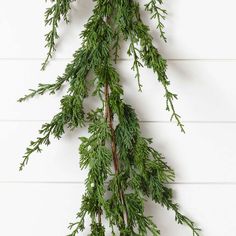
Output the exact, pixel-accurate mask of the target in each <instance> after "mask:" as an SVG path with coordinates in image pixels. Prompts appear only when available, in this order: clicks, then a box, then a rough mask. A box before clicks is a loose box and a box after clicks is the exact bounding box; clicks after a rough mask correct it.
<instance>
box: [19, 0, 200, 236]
mask: <svg viewBox="0 0 236 236" xmlns="http://www.w3.org/2000/svg"><path fill="white" fill-rule="evenodd" d="M51 2H52V6H51V7H50V8H48V9H47V10H46V13H45V17H46V20H45V23H46V25H48V26H49V27H50V31H49V33H48V34H46V47H47V48H48V54H47V58H46V60H45V62H44V63H43V65H42V69H45V67H46V65H47V63H48V61H49V60H50V59H51V58H52V56H53V52H54V51H55V49H56V40H57V39H58V37H59V36H58V33H57V29H58V24H59V22H61V21H65V22H66V23H68V22H69V20H68V16H69V14H70V11H71V3H72V2H73V1H72V0H53V1H51ZM94 3H95V7H94V9H93V15H92V16H91V17H90V18H89V20H88V22H87V23H86V25H85V28H84V31H83V32H82V33H81V38H82V40H83V42H82V45H81V47H80V48H79V49H78V50H77V51H76V52H75V53H74V55H73V60H72V62H71V63H69V64H68V65H67V66H66V69H65V72H64V74H63V75H62V76H59V77H58V78H57V80H56V82H55V83H53V84H39V86H38V88H37V89H35V90H30V93H29V94H28V95H26V96H24V97H23V98H21V99H19V101H20V102H23V101H25V100H27V99H29V98H32V97H34V96H36V95H43V94H45V93H49V94H55V93H56V92H57V91H58V90H60V89H61V87H62V86H63V85H64V84H68V85H69V89H68V91H67V94H66V95H64V96H63V98H62V99H61V101H60V112H59V113H58V114H56V115H55V116H54V117H53V118H52V120H51V121H50V122H49V123H46V124H44V125H43V126H42V128H41V129H40V131H39V133H40V137H38V138H37V139H36V141H32V142H31V143H30V146H29V147H28V148H27V150H26V153H25V155H24V157H23V161H22V163H21V165H20V170H22V169H23V168H24V167H25V165H26V164H27V163H28V160H29V158H30V156H31V154H33V153H34V152H40V151H41V147H42V145H49V144H50V138H51V137H54V138H57V139H60V138H61V136H62V135H63V134H64V133H65V128H69V129H70V130H73V129H75V128H78V127H83V126H85V125H86V124H89V127H88V131H89V134H90V136H89V137H81V138H80V140H81V145H80V148H79V153H80V166H81V168H82V169H85V168H87V169H88V176H87V179H86V181H85V187H86V190H85V193H84V195H83V199H82V204H81V209H80V211H79V213H78V215H77V221H76V222H75V223H72V224H70V226H69V228H70V229H71V234H70V235H69V236H76V235H77V234H79V232H80V231H83V230H84V229H85V227H86V225H85V218H86V217H87V216H89V218H90V222H91V224H90V227H91V230H90V234H89V235H91V236H92V235H94V236H95V235H96V236H103V235H107V234H111V235H113V236H114V235H120V236H132V235H141V236H146V235H150V234H151V235H154V236H158V235H160V231H159V229H158V227H157V226H156V224H155V223H154V222H153V221H152V218H151V217H150V216H146V215H145V214H144V203H145V199H147V198H151V199H152V200H153V201H155V202H156V203H159V204H160V205H161V206H163V207H166V208H167V209H168V210H169V209H170V210H173V211H174V213H175V219H176V221H177V222H178V223H179V224H185V225H187V226H188V227H189V228H190V229H191V230H192V234H193V235H194V236H198V235H199V229H198V228H197V227H196V226H195V224H194V222H193V221H191V220H190V219H189V218H187V217H186V216H184V215H183V214H181V213H180V212H179V207H178V205H177V204H176V203H174V202H173V195H172V189H171V188H169V187H167V186H168V185H167V184H168V183H171V182H172V181H173V180H174V172H173V170H172V169H171V168H170V167H169V166H168V165H167V164H166V162H165V161H164V158H163V156H162V155H161V154H160V153H159V152H158V151H156V150H155V149H154V148H153V147H152V146H151V144H152V140H151V139H148V138H145V137H143V136H142V133H141V130H140V126H139V120H138V118H137V115H136V113H135V110H134V109H133V108H132V107H131V106H130V105H128V104H126V103H125V101H124V99H123V94H124V91H123V88H122V85H121V84H120V77H119V74H118V72H117V70H116V64H117V63H119V60H118V58H119V53H120V42H121V40H125V41H127V42H128V43H129V48H128V52H127V53H128V55H130V56H131V57H132V58H133V66H132V68H131V69H132V70H134V72H135V77H136V79H137V83H138V87H139V90H140V91H141V88H142V85H141V82H140V72H139V70H140V68H141V67H143V66H146V67H148V68H151V69H152V70H153V72H154V73H155V74H156V77H157V79H158V81H160V83H161V84H162V86H163V88H164V96H165V98H166V109H167V110H168V111H170V112H171V120H172V119H175V121H176V122H177V125H178V126H180V128H181V130H182V131H183V132H184V127H183V124H182V123H181V121H180V116H179V115H178V114H177V113H176V111H175V108H174V105H173V100H174V99H177V95H176V94H174V93H172V92H171V91H170V90H169V88H168V86H169V84H170V82H169V80H168V78H167V75H166V69H167V62H166V60H165V59H163V57H162V56H161V55H160V53H159V51H158V50H157V48H156V47H155V46H154V45H153V39H152V37H151V35H150V32H149V27H148V26H147V25H145V24H144V22H143V21H142V19H141V16H140V6H139V3H138V1H135V0H94ZM162 4H163V0H149V2H148V3H147V4H146V5H145V10H146V11H147V12H149V13H150V14H151V17H152V18H153V19H156V20H157V29H158V30H159V33H160V37H161V38H162V39H163V40H164V41H166V37H165V33H164V31H163V28H164V25H163V23H162V21H163V20H164V19H165V17H166V14H167V13H166V11H165V10H164V9H162ZM89 73H91V74H92V75H93V79H92V81H91V80H88V74H89ZM88 96H96V97H97V98H98V99H99V100H100V101H101V103H100V104H101V106H100V107H98V108H97V109H95V110H91V111H89V112H88V113H85V111H84V101H85V99H86V98H87V97H88ZM114 119H116V121H115V122H114ZM105 225H108V226H109V230H110V232H111V233H108V232H107V229H106V228H105Z"/></svg>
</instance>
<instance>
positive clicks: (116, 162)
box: [105, 82, 128, 225]
mask: <svg viewBox="0 0 236 236" xmlns="http://www.w3.org/2000/svg"><path fill="white" fill-rule="evenodd" d="M105 119H106V121H107V122H108V125H109V128H110V131H111V149H112V157H113V164H114V169H115V174H116V175H118V174H119V157H118V155H117V148H116V136H115V130H114V127H113V114H112V110H111V108H110V105H109V84H108V82H106V84H105ZM119 188H120V186H119ZM119 194H120V200H121V203H122V205H124V206H125V209H126V210H125V212H124V213H123V216H122V218H123V222H124V224H126V225H127V223H128V211H127V208H126V204H125V194H124V191H123V190H122V189H121V188H120V190H119Z"/></svg>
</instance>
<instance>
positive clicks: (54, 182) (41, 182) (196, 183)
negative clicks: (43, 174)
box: [0, 181, 236, 185]
mask: <svg viewBox="0 0 236 236" xmlns="http://www.w3.org/2000/svg"><path fill="white" fill-rule="evenodd" d="M84 183H85V182H84V181H0V184H84ZM105 184H107V182H106V183H105ZM166 185H236V182H173V183H166Z"/></svg>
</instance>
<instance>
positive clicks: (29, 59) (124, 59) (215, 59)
mask: <svg viewBox="0 0 236 236" xmlns="http://www.w3.org/2000/svg"><path fill="white" fill-rule="evenodd" d="M72 59H73V58H70V57H68V58H67V57H65V58H63V57H62V58H55V59H53V60H52V61H51V62H55V61H68V60H72ZM4 60H5V61H43V60H44V58H30V57H29V58H27V57H26V58H21V57H19V58H18V57H15V58H14V57H12V58H11V57H9V58H7V57H6V58H0V61H4ZM132 60H133V59H132V58H119V59H118V61H132ZM166 60H167V61H203V62H211V61H212V62H236V58H222V59H221V58H166Z"/></svg>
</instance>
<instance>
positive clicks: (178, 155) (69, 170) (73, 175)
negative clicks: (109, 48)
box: [0, 0, 236, 236]
mask: <svg viewBox="0 0 236 236" xmlns="http://www.w3.org/2000/svg"><path fill="white" fill-rule="evenodd" d="M91 2H92V1H91V0H84V1H83V0H80V1H78V3H77V4H74V7H73V14H72V15H73V21H72V23H71V24H70V25H69V26H68V27H64V26H63V27H62V30H61V31H62V33H63V37H62V38H61V39H60V42H59V46H58V52H57V54H56V59H55V60H54V61H53V62H52V63H51V64H50V66H49V68H48V70H47V71H46V72H40V70H39V69H40V64H41V62H42V59H43V57H44V56H45V50H44V38H43V35H44V33H45V29H44V23H43V12H44V10H45V7H46V5H47V4H46V3H45V2H44V1H39V0H37V1H32V0H21V1H16V0H12V1H3V0H0V6H1V7H0V28H1V37H0V77H1V93H0V107H1V109H0V130H1V132H0V145H1V146H0V147H1V148H0V160H1V165H0V235H3V236H15V235H19V236H32V235H33V236H42V235H43V236H64V235H66V234H67V233H68V231H67V229H66V228H67V225H68V222H71V221H73V220H74V216H75V214H76V212H77V210H78V209H79V205H80V199H81V195H82V193H83V181H84V178H85V176H86V172H84V171H83V172H82V171H81V170H80V169H79V165H78V161H79V158H78V154H77V152H78V151H77V150H78V145H79V141H78V136H79V135H85V134H86V129H83V130H80V131H77V132H73V133H68V134H66V135H65V136H64V137H63V138H62V140H61V141H56V140H55V141H53V142H52V145H51V146H50V147H49V148H47V149H45V150H44V152H43V153H42V154H40V155H37V154H36V155H34V156H33V157H32V160H31V161H30V163H29V166H28V167H27V168H26V169H25V171H24V172H22V173H19V172H18V166H19V162H20V157H21V155H22V154H23V153H24V148H25V147H26V146H27V145H28V143H29V140H31V139H32V138H33V137H36V135H37V130H38V129H39V127H40V125H41V124H42V122H43V121H45V120H49V119H50V118H51V117H52V115H53V114H54V113H55V112H56V111H57V110H58V106H59V103H58V100H59V97H60V96H61V94H62V93H60V94H58V95H56V96H55V97H49V96H43V97H41V98H39V99H34V100H32V101H29V102H28V103H25V104H17V103H16V100H17V98H19V97H20V96H21V95H23V94H24V93H25V92H26V90H27V89H28V88H34V87H36V85H37V84H38V83H39V82H49V81H54V80H55V78H56V76H57V75H58V74H60V73H62V72H63V69H64V67H65V65H66V63H67V62H68V61H69V59H70V58H71V55H72V53H73V52H74V50H75V49H77V47H78V46H79V44H80V39H79V37H78V34H79V32H80V31H81V30H82V27H83V24H84V23H85V22H86V20H87V19H88V17H89V16H90V14H91V9H92V7H91V6H92V3H91ZM141 2H142V3H143V1H141ZM166 8H167V10H168V11H169V17H168V20H167V22H166V27H167V29H166V31H167V36H168V39H169V42H168V45H165V44H163V43H162V42H159V39H158V36H157V34H156V31H155V24H154V22H150V21H149V20H148V17H147V16H145V17H144V19H145V21H146V22H147V23H149V24H150V25H151V29H152V33H153V36H154V38H155V39H156V41H157V42H159V44H158V45H159V47H160V49H161V51H162V52H163V54H164V55H165V57H166V58H168V59H169V70H168V74H169V77H170V80H171V82H172V88H173V90H174V91H176V93H177V94H179V97H180V100H179V101H178V102H176V108H177V110H178V112H179V113H180V114H181V115H182V118H183V120H184V121H185V125H186V131H187V133H186V134H185V135H183V134H181V133H180V132H179V130H178V128H177V127H176V126H175V124H171V123H169V114H167V113H166V112H165V107H164V105H165V103H164V99H163V91H162V88H161V86H160V84H159V83H158V82H157V80H156V78H155V76H154V75H153V73H152V72H151V71H150V70H147V69H142V71H141V73H142V78H143V81H142V82H143V85H144V88H143V93H138V92H136V91H137V84H136V81H135V80H134V79H133V72H132V71H131V70H130V65H131V61H130V59H129V58H127V56H126V54H125V50H124V51H123V52H122V56H121V58H122V59H121V60H120V63H119V66H118V67H119V71H120V73H121V77H122V81H123V84H124V86H125V92H126V95H125V96H126V97H125V99H126V101H127V102H129V103H131V104H132V105H133V106H134V107H135V108H136V110H137V112H138V114H139V117H140V119H141V121H142V122H141V126H142V129H143V132H144V134H145V135H146V136H148V137H153V138H154V145H155V146H156V147H157V148H158V149H159V150H160V151H161V152H163V153H164V154H165V155H166V158H167V161H168V163H170V165H171V166H172V167H173V168H174V169H175V170H176V182H175V183H174V184H173V186H172V187H173V188H174V189H175V199H176V201H178V202H179V203H180V205H181V209H182V211H183V212H184V213H186V214H187V215H188V216H190V217H191V218H193V219H194V220H195V221H196V222H197V223H198V224H199V226H200V227H201V228H202V229H203V232H202V235H203V236H235V235H236V227H235V220H234V219H235V212H236V201H235V199H236V171H235V170H236V145H235V140H236V105H235V101H236V93H235V90H236V82H235V77H236V45H235V42H236V30H235V27H234V26H235V22H236V14H235V8H236V2H235V1H233V0H225V1H224V3H222V1H220V0H198V1H193V0H175V1H171V0H168V1H167V4H166ZM124 47H126V45H124ZM89 104H93V101H90V102H89ZM146 211H147V213H148V214H151V215H154V219H155V221H156V222H158V224H159V227H160V229H161V231H162V235H163V236H173V235H175V236H188V235H191V232H190V231H189V230H187V229H186V227H181V226H178V225H176V224H175V222H174V216H173V214H172V213H171V212H167V211H166V210H164V209H161V208H159V207H158V206H154V204H153V203H151V202H148V204H147V209H146ZM81 235H86V232H85V233H84V234H81Z"/></svg>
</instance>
